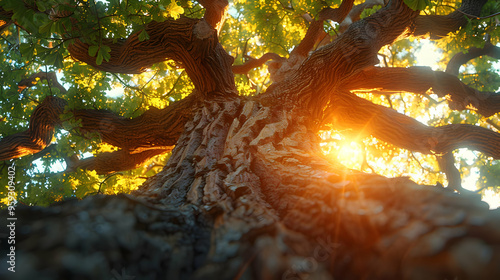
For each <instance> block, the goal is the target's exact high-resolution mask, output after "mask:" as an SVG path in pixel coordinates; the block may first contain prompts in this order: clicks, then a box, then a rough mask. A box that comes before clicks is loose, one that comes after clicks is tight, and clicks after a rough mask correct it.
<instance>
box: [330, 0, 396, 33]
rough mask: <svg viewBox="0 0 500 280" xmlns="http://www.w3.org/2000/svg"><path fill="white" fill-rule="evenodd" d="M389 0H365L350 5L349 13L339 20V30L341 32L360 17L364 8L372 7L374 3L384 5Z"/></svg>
mask: <svg viewBox="0 0 500 280" xmlns="http://www.w3.org/2000/svg"><path fill="white" fill-rule="evenodd" d="M388 2H389V0H366V1H364V2H363V3H361V4H359V5H356V6H354V7H352V9H351V11H349V14H347V16H346V18H345V19H344V20H342V22H340V27H339V32H340V33H343V32H344V31H345V30H346V29H347V28H348V27H349V26H350V25H351V24H352V23H353V22H356V21H358V20H359V19H360V17H361V13H362V12H363V11H364V10H365V9H369V8H372V7H373V6H376V5H381V6H384V5H385V4H387V3H388Z"/></svg>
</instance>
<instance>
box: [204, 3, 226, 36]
mask: <svg viewBox="0 0 500 280" xmlns="http://www.w3.org/2000/svg"><path fill="white" fill-rule="evenodd" d="M199 2H200V4H202V5H203V7H205V15H204V16H203V18H204V19H205V20H206V21H207V22H208V24H210V26H212V27H213V28H214V29H215V30H217V32H220V30H221V28H222V25H224V20H225V17H226V13H227V9H228V6H229V3H228V2H227V0H200V1H199Z"/></svg>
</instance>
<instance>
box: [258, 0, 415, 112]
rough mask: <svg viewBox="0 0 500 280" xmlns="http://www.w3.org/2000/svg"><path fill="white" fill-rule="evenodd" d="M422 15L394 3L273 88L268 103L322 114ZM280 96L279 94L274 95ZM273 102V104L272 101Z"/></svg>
mask: <svg viewBox="0 0 500 280" xmlns="http://www.w3.org/2000/svg"><path fill="white" fill-rule="evenodd" d="M417 15H418V12H415V11H413V10H411V9H410V8H408V6H406V5H405V4H404V3H403V1H396V0H395V1H392V2H390V3H389V5H387V6H386V7H384V8H382V9H381V10H379V11H378V12H376V13H375V14H374V15H372V16H370V17H367V18H365V19H363V20H361V21H358V22H356V23H354V24H352V25H351V26H350V27H349V29H348V30H347V31H346V32H345V33H343V34H342V35H340V36H339V37H338V38H337V39H336V40H335V41H334V42H333V43H332V44H329V45H327V46H325V47H323V48H321V49H319V50H317V51H315V52H314V53H313V54H312V55H311V56H310V57H309V58H308V59H306V60H305V61H304V63H303V64H302V65H301V66H300V68H299V69H298V70H297V71H295V72H294V73H293V74H292V75H290V76H289V77H288V78H287V79H286V80H284V81H283V82H280V83H275V84H273V85H272V86H271V87H270V88H269V89H268V91H267V92H266V94H265V95H264V96H263V99H264V100H265V101H264V102H266V103H267V102H271V103H276V102H277V103H280V104H286V103H291V102H294V103H296V104H301V106H304V107H306V106H307V107H308V109H309V110H311V111H312V113H313V117H318V116H320V114H321V111H322V108H323V107H324V106H326V104H327V103H328V100H329V98H330V94H331V92H332V89H333V91H335V90H334V89H335V88H336V86H337V85H338V84H339V82H340V81H342V80H343V79H346V78H347V77H348V76H349V75H351V74H353V73H354V72H355V71H356V70H357V69H362V68H364V67H366V66H370V65H373V64H375V63H376V62H378V59H377V52H378V50H379V49H380V48H381V47H382V46H384V45H386V44H390V43H392V42H393V41H394V40H395V39H396V38H397V37H399V36H400V35H401V34H402V33H403V32H404V31H405V30H406V27H407V26H408V25H409V24H410V23H411V22H412V19H413V18H415V17H416V16H417ZM274 93H276V94H274ZM269 99H270V100H269Z"/></svg>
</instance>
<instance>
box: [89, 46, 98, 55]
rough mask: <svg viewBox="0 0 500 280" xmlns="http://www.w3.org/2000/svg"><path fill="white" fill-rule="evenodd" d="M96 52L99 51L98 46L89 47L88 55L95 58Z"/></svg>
mask: <svg viewBox="0 0 500 280" xmlns="http://www.w3.org/2000/svg"><path fill="white" fill-rule="evenodd" d="M98 50H99V46H90V47H89V55H90V56H95V55H96V54H97V51H98Z"/></svg>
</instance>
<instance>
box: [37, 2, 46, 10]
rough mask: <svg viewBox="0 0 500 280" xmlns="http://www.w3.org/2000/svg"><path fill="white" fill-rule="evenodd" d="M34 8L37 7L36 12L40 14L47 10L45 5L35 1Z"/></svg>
mask: <svg viewBox="0 0 500 280" xmlns="http://www.w3.org/2000/svg"><path fill="white" fill-rule="evenodd" d="M36 6H37V7H38V10H39V11H40V12H45V11H46V10H47V8H46V7H45V5H44V4H43V1H40V0H38V1H36Z"/></svg>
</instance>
